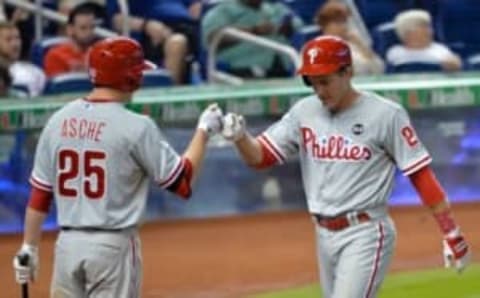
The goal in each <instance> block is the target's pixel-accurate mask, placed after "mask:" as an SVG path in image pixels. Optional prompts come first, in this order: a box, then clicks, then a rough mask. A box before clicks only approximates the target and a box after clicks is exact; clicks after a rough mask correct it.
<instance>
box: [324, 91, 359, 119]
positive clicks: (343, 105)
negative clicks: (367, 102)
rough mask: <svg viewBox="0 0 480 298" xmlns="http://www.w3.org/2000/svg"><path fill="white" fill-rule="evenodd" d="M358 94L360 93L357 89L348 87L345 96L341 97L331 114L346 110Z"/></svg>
mask: <svg viewBox="0 0 480 298" xmlns="http://www.w3.org/2000/svg"><path fill="white" fill-rule="evenodd" d="M359 96H360V93H359V92H358V91H357V90H355V89H353V88H350V89H349V90H348V91H347V93H346V94H345V96H344V97H343V98H342V100H341V101H340V102H339V104H338V105H337V107H336V109H335V110H334V111H331V112H332V113H333V114H338V113H341V112H343V111H345V110H347V109H348V108H350V107H351V106H352V105H353V104H354V103H355V101H356V100H357V98H358V97H359Z"/></svg>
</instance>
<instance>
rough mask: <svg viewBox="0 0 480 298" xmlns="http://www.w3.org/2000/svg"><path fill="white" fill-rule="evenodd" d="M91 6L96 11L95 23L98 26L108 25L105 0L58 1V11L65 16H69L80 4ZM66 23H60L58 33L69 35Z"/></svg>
mask: <svg viewBox="0 0 480 298" xmlns="http://www.w3.org/2000/svg"><path fill="white" fill-rule="evenodd" d="M79 5H83V6H90V8H91V10H93V11H94V12H95V25H96V26H98V27H107V26H108V24H107V13H106V12H105V1H102V0H88V1H87V0H60V1H58V8H57V10H58V12H59V13H60V14H63V15H65V16H69V15H70V14H71V12H72V10H73V9H74V8H75V7H77V6H79ZM67 27H68V24H66V25H60V26H59V27H58V30H57V35H68V33H67Z"/></svg>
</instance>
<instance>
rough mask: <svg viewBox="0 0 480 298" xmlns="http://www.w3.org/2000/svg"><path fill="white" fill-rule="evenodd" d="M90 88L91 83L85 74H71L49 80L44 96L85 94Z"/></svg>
mask: <svg viewBox="0 0 480 298" xmlns="http://www.w3.org/2000/svg"><path fill="white" fill-rule="evenodd" d="M91 88H92V83H91V82H90V78H89V77H88V74H87V73H86V72H73V73H67V74H61V75H58V76H55V77H53V78H51V79H50V80H49V81H48V82H47V87H46V88H45V94H59V93H68V92H86V91H89V90H90V89H91Z"/></svg>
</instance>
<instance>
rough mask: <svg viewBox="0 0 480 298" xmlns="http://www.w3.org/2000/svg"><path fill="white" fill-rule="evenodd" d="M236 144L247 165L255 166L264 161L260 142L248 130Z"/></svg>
mask: <svg viewBox="0 0 480 298" xmlns="http://www.w3.org/2000/svg"><path fill="white" fill-rule="evenodd" d="M235 146H236V147H237V151H238V152H239V154H240V156H241V157H242V159H243V160H244V161H245V163H246V164H247V165H249V166H252V167H254V166H256V165H258V164H259V163H260V162H261V161H262V154H263V153H262V147H261V145H260V142H259V141H258V140H257V139H256V138H254V137H253V136H252V135H251V134H249V133H248V132H247V133H245V135H244V136H243V137H242V138H240V139H239V140H237V141H236V142H235Z"/></svg>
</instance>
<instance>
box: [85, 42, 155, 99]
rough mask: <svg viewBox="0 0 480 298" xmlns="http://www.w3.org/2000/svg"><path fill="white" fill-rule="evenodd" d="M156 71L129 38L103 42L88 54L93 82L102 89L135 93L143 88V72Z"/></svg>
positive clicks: (96, 44) (135, 43) (136, 44)
mask: <svg viewBox="0 0 480 298" xmlns="http://www.w3.org/2000/svg"><path fill="white" fill-rule="evenodd" d="M153 68H154V65H153V64H152V63H149V62H147V61H145V59H144V57H143V50H142V47H141V46H140V44H139V43H138V42H136V41H135V40H133V39H131V38H128V37H111V38H106V39H102V40H100V41H98V42H96V43H95V44H94V45H93V46H92V47H91V48H90V51H89V54H88V73H89V75H90V80H91V81H92V83H93V85H95V86H99V87H109V88H112V89H117V90H120V91H123V92H133V91H135V90H137V89H138V88H140V84H141V83H142V79H143V71H144V70H147V69H153Z"/></svg>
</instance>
